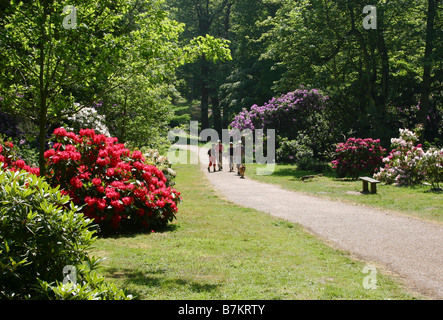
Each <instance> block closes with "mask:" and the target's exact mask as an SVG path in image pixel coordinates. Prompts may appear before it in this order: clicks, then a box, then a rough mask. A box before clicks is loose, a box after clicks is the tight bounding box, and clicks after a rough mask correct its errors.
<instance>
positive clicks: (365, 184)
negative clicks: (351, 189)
mask: <svg viewBox="0 0 443 320" xmlns="http://www.w3.org/2000/svg"><path fill="white" fill-rule="evenodd" d="M359 179H360V180H362V181H363V191H362V192H363V193H369V188H368V184H369V183H370V184H371V193H377V183H380V181H377V180H375V179H372V178H369V177H360V178H359Z"/></svg>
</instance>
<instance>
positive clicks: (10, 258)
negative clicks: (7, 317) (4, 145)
mask: <svg viewBox="0 0 443 320" xmlns="http://www.w3.org/2000/svg"><path fill="white" fill-rule="evenodd" d="M0 181H1V184H0V213H1V216H0V241H1V242H0V253H1V255H0V270H1V274H0V282H1V291H0V295H1V296H2V297H4V298H14V299H25V298H33V297H36V294H37V289H36V285H38V281H39V280H38V279H40V280H42V281H47V282H53V281H56V280H60V279H63V273H62V272H63V268H64V267H65V266H67V265H77V264H80V263H81V262H82V261H84V260H86V259H87V250H88V249H90V247H91V245H92V243H93V241H94V240H95V237H94V232H93V231H91V230H90V227H91V221H90V220H89V219H85V218H84V217H83V215H82V214H81V213H80V212H79V208H77V207H75V206H74V205H73V204H72V203H71V202H70V198H69V197H67V196H63V195H62V194H61V193H60V192H59V191H58V188H55V189H54V188H51V187H50V186H49V185H48V184H47V183H46V182H45V181H44V180H43V179H42V178H38V177H36V176H34V175H30V174H28V173H26V172H23V171H22V172H10V171H2V170H1V171H0Z"/></svg>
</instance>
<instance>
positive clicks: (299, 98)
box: [230, 86, 337, 161]
mask: <svg viewBox="0 0 443 320" xmlns="http://www.w3.org/2000/svg"><path fill="white" fill-rule="evenodd" d="M334 112H335V111H334V109H333V108H332V104H331V103H330V100H329V97H328V96H326V95H324V94H323V93H322V92H321V91H319V90H317V89H306V88H305V87H304V86H300V88H299V89H297V90H295V91H293V92H289V93H286V94H283V95H281V96H279V97H277V98H275V97H274V98H272V99H271V100H269V101H268V102H267V103H265V104H264V105H263V106H258V105H253V106H252V107H251V108H250V110H247V109H245V108H244V109H243V110H242V111H241V112H240V113H239V114H237V115H236V117H235V118H234V120H233V121H232V122H231V124H230V127H231V128H232V129H234V130H240V131H242V130H247V129H249V130H252V131H254V130H257V129H263V130H267V129H275V132H276V135H277V136H278V137H279V140H281V141H283V140H282V139H284V138H287V139H288V140H289V141H292V140H299V138H300V135H302V136H303V137H306V138H307V141H309V144H308V145H306V147H308V148H309V149H311V150H312V153H313V156H314V158H317V159H322V160H324V159H327V158H329V155H330V153H331V152H332V151H333V142H334V141H336V140H335V139H336V135H337V132H336V129H337V127H336V126H335V125H333V123H332V122H333V116H332V114H333V113H334ZM277 147H278V148H279V147H281V145H278V146H277ZM278 160H279V161H281V160H283V159H278Z"/></svg>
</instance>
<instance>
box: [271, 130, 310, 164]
mask: <svg viewBox="0 0 443 320" xmlns="http://www.w3.org/2000/svg"><path fill="white" fill-rule="evenodd" d="M310 143H311V142H310V139H309V138H308V137H307V136H305V135H303V134H300V135H299V136H298V138H297V139H296V140H289V139H288V138H286V137H284V138H280V139H279V140H278V145H279V148H278V149H277V150H276V151H275V155H276V158H277V161H278V162H279V163H296V162H297V161H299V160H300V159H302V158H305V157H313V156H314V152H313V151H312V149H311V148H310V147H309V144H310Z"/></svg>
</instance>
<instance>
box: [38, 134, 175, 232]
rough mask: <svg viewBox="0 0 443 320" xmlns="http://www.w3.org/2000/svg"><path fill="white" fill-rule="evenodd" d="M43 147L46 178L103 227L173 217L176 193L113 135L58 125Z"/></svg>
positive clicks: (159, 222) (154, 223) (150, 224)
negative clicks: (47, 146)
mask: <svg viewBox="0 0 443 320" xmlns="http://www.w3.org/2000/svg"><path fill="white" fill-rule="evenodd" d="M53 141H54V144H53V147H52V149H50V150H48V151H46V152H45V158H46V160H47V164H46V168H47V177H46V178H47V181H48V182H49V184H50V185H52V186H58V185H59V186H60V188H61V189H62V190H63V192H64V193H66V194H68V195H69V196H70V197H71V198H72V200H73V202H74V203H75V204H77V205H81V206H83V212H84V214H85V215H86V216H87V217H89V218H91V219H94V221H95V222H96V223H98V224H99V225H100V226H101V227H102V229H103V230H121V229H123V230H136V229H139V228H156V227H161V226H165V225H166V224H167V223H168V222H171V221H172V220H174V218H175V214H176V212H177V204H178V203H179V202H180V197H179V196H180V193H179V192H177V191H176V190H175V189H174V188H172V187H168V186H167V184H166V182H167V180H166V177H165V176H164V174H163V172H162V171H161V170H159V169H158V168H157V167H155V166H152V165H148V164H146V163H145V159H144V157H143V155H142V153H141V152H140V151H138V150H136V151H132V152H131V151H130V150H128V149H127V148H125V146H124V144H121V143H118V139H117V138H110V137H107V136H105V135H101V134H96V133H95V131H94V130H92V129H82V130H80V133H79V135H76V134H75V133H73V132H67V131H66V130H65V129H64V128H58V129H56V130H55V131H54V133H53Z"/></svg>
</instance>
